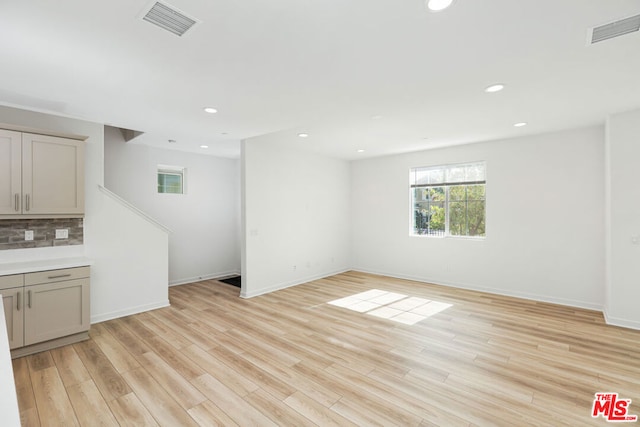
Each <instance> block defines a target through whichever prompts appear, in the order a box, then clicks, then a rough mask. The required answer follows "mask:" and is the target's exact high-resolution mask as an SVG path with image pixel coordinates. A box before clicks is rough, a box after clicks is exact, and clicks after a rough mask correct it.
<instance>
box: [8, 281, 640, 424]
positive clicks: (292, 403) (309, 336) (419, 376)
mask: <svg viewBox="0 0 640 427" xmlns="http://www.w3.org/2000/svg"><path fill="white" fill-rule="evenodd" d="M370 289H379V290H385V291H392V292H396V293H402V294H405V295H408V296H413V297H420V298H425V299H429V300H433V301H438V302H445V303H449V304H452V306H451V307H450V308H448V309H447V310H445V311H442V312H440V313H437V314H434V315H433V316H431V317H429V318H427V319H425V320H423V321H421V322H419V323H417V324H414V325H405V324H402V323H397V322H394V321H392V320H388V319H381V318H377V317H374V316H371V315H368V314H365V313H358V312H354V311H351V310H348V309H346V308H341V307H336V306H332V305H329V304H327V302H329V301H332V300H335V299H338V298H343V297H347V296H349V295H352V294H356V293H360V292H364V291H367V290H370ZM237 295H238V289H237V288H233V287H231V286H228V285H225V284H222V283H220V282H217V281H213V280H210V281H203V282H199V283H196V284H190V285H183V286H177V287H173V288H171V289H170V300H171V307H170V308H165V309H160V310H155V311H152V312H147V313H143V314H138V315H134V316H129V317H125V318H121V319H117V320H112V321H108V322H104V323H100V324H96V325H93V326H92V328H91V334H90V335H91V339H90V340H89V341H85V342H83V343H79V344H74V345H71V346H67V347H63V348H60V349H56V350H52V351H48V352H44V353H40V354H37V355H33V356H28V357H25V358H21V359H16V360H14V365H13V366H14V373H15V377H16V387H17V392H18V399H19V406H20V411H21V416H22V420H23V425H25V426H37V425H55V426H72V425H85V426H94V425H118V424H120V425H123V426H124V425H163V426H191V425H202V426H214V425H223V426H233V425H239V426H270V425H285V426H306V425H318V426H329V425H340V426H352V425H358V426H364V425H383V426H392V425H400V426H418V425H419V426H430V425H438V426H470V425H473V426H485V425H486V426H493V425H500V426H502V425H504V426H525V425H545V426H551V425H553V426H560V425H567V426H580V425H607V423H606V422H605V421H604V420H603V419H602V418H599V419H592V418H591V406H592V402H593V399H594V393H596V392H617V393H619V394H620V397H621V398H627V399H632V400H633V402H632V404H631V411H630V413H631V414H637V415H640V331H632V330H627V329H623V328H616V327H611V326H606V325H605V324H604V322H603V319H602V315H601V314H599V313H596V312H592V311H588V310H581V309H574V308H567V307H562V306H556V305H552V304H545V303H536V302H531V301H525V300H519V299H515V298H507V297H501V296H495V295H490V294H483V293H478V292H471V291H463V290H456V289H450V288H445V287H439V286H433V285H425V284H421V283H416V282H411V281H406V280H397V279H390V278H385V277H380V276H374V275H368V274H363V273H345V274H341V275H338V276H334V277H331V278H327V279H323V280H318V281H315V282H311V283H308V284H305V285H301V286H297V287H294V288H290V289H286V290H283V291H279V292H275V293H272V294H269V295H265V296H261V297H256V298H252V299H249V300H243V299H241V298H239V297H238V296H237Z"/></svg>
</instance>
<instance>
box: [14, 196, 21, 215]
mask: <svg viewBox="0 0 640 427" xmlns="http://www.w3.org/2000/svg"><path fill="white" fill-rule="evenodd" d="M15 203H16V212H18V211H19V210H20V193H16V197H15Z"/></svg>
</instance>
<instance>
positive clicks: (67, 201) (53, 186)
mask: <svg viewBox="0 0 640 427" xmlns="http://www.w3.org/2000/svg"><path fill="white" fill-rule="evenodd" d="M22 196H23V198H22V213H23V214H24V215H38V214H82V213H84V142H82V141H76V140H72V139H66V138H58V137H54V136H44V135H35V134H29V133H24V134H22Z"/></svg>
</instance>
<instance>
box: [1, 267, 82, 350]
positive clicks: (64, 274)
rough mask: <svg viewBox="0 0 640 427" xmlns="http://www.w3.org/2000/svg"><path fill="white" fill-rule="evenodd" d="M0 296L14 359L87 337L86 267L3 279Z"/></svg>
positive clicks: (4, 277)
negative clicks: (0, 294)
mask: <svg viewBox="0 0 640 427" xmlns="http://www.w3.org/2000/svg"><path fill="white" fill-rule="evenodd" d="M3 288H4V289H3ZM0 293H2V300H3V304H4V310H5V320H6V324H7V332H8V335H9V346H10V348H11V350H12V351H11V354H12V356H13V357H19V356H23V355H26V354H31V353H35V352H38V351H43V350H47V349H49V348H54V347H57V346H60V345H65V344H69V343H72V342H77V341H81V340H83V339H86V338H87V336H88V334H87V331H88V330H89V326H90V320H89V319H90V317H89V267H76V268H67V269H62V270H48V271H42V272H37V273H26V274H18V275H13V276H3V277H0Z"/></svg>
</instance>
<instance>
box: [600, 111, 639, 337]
mask: <svg viewBox="0 0 640 427" xmlns="http://www.w3.org/2000/svg"><path fill="white" fill-rule="evenodd" d="M605 148H606V159H607V160H606V161H607V180H606V183H607V185H606V202H607V219H606V255H607V257H606V259H607V285H606V291H607V293H606V302H605V315H606V317H607V321H608V322H609V323H612V324H616V325H620V326H627V327H632V328H635V329H640V308H639V307H638V303H639V302H640V286H639V285H638V282H639V279H638V278H639V277H640V185H639V184H638V161H639V159H640V110H636V111H632V112H628V113H624V114H617V115H614V116H611V117H609V119H608V121H607V139H606V147H605Z"/></svg>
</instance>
